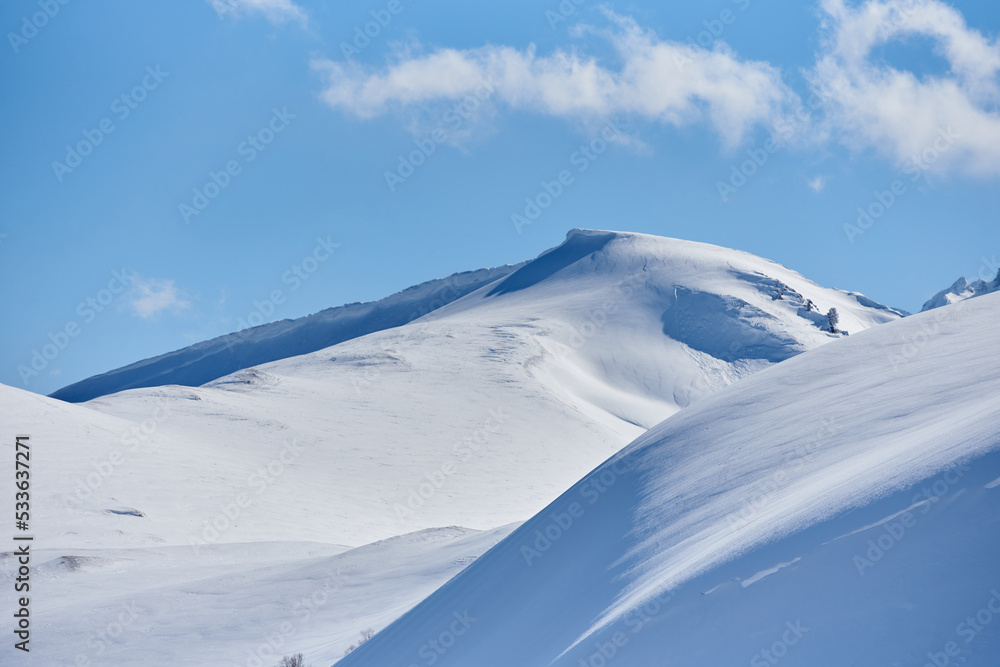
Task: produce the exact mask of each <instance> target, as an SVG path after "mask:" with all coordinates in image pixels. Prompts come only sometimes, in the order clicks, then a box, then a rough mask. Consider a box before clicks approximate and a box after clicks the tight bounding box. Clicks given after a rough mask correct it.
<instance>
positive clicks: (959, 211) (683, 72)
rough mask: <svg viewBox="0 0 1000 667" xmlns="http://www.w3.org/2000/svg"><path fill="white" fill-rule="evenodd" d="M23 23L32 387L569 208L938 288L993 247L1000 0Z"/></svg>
mask: <svg viewBox="0 0 1000 667" xmlns="http://www.w3.org/2000/svg"><path fill="white" fill-rule="evenodd" d="M560 7H561V8H562V9H561V10H560ZM562 19H565V20H562ZM379 20H381V23H382V24H384V25H380V24H379V23H377V21H379ZM0 25H2V26H3V28H4V32H5V33H6V38H5V42H6V43H5V44H4V46H3V47H0V50H2V51H3V55H2V56H0V76H2V81H3V89H4V95H3V97H2V99H0V109H2V113H3V118H4V120H5V122H4V123H3V124H0V140H2V145H3V146H4V149H5V150H4V152H3V157H2V158H0V170H2V172H0V182H2V184H3V186H2V187H3V197H2V198H0V234H2V235H3V236H2V237H0V280H2V281H3V284H4V285H5V286H6V287H7V289H5V290H4V295H5V297H6V298H5V304H4V305H3V321H4V323H5V326H4V327H3V328H2V333H0V355H2V358H0V382H3V383H5V384H10V385H13V386H18V387H22V388H26V389H29V390H32V391H37V392H42V393H49V392H51V391H53V390H55V389H57V388H59V387H61V386H64V385H66V384H69V383H71V382H74V381H77V380H80V379H82V378H84V377H87V376H90V375H93V374H96V373H100V372H103V371H106V370H110V369H112V368H115V367H118V366H122V365H125V364H127V363H131V362H133V361H136V360H139V359H142V358H146V357H149V356H154V355H156V354H160V353H163V352H166V351H169V350H172V349H176V348H179V347H183V346H186V345H189V344H191V343H193V342H196V341H199V340H203V339H206V338H210V337H213V336H217V335H221V334H224V333H228V332H230V331H233V330H236V329H238V328H240V326H241V324H242V323H243V322H250V323H257V322H259V321H260V319H267V320H273V319H282V318H292V317H298V316H301V315H305V314H308V313H311V312H315V311H317V310H320V309H322V308H326V307H330V306H336V305H340V304H343V303H347V302H353V301H368V300H373V299H378V298H380V297H382V296H386V295H388V294H390V293H392V292H395V291H398V290H400V289H402V288H405V287H407V286H409V285H412V284H416V283H419V282H422V281H425V280H429V279H432V278H437V277H443V276H445V275H448V274H450V273H453V272H455V271H461V270H468V269H476V268H481V267H485V266H494V265H498V264H504V263H513V262H517V261H520V260H523V259H527V258H530V257H533V256H535V255H537V254H538V253H539V252H541V251H543V250H545V249H546V248H548V247H551V246H553V245H556V244H558V243H560V242H561V241H562V239H563V238H564V236H565V233H566V231H567V230H568V229H570V228H572V227H591V228H605V229H618V230H628V231H638V232H646V233H652V234H659V235H664V236H674V237H680V238H686V239H693V240H698V241H706V242H710V243H716V244H719V245H724V246H729V247H734V248H740V249H743V250H747V251H749V252H753V253H756V254H759V255H762V256H764V257H768V258H770V259H774V260H776V261H778V262H781V263H782V264H785V265H786V266H789V267H791V268H793V269H795V270H797V271H799V272H801V273H803V274H804V275H805V276H807V277H809V278H811V279H812V280H815V281H817V282H819V283H820V284H823V285H827V286H831V287H839V288H843V289H850V290H856V291H860V292H863V293H865V294H867V295H868V296H870V297H872V298H874V299H876V300H878V301H881V302H883V303H887V304H889V305H892V306H896V307H900V308H904V309H907V310H911V311H913V310H917V309H919V307H920V305H921V304H922V303H923V301H924V300H925V299H927V298H928V297H930V296H931V295H932V294H933V293H934V292H936V291H938V290H940V289H943V288H944V287H946V286H948V285H949V284H950V283H951V282H953V281H954V280H955V279H956V278H957V277H958V276H960V275H965V276H968V277H969V278H970V279H972V278H973V277H974V276H975V275H976V274H977V273H983V274H984V275H986V274H989V276H990V277H992V275H994V274H995V273H996V270H997V268H996V266H995V262H996V257H997V256H998V255H1000V231H998V225H997V213H998V211H1000V189H998V188H997V184H998V176H1000V115H998V113H997V102H998V100H1000V76H998V73H1000V46H998V42H997V34H998V30H1000V9H998V8H997V6H996V4H995V3H993V2H956V3H954V4H952V5H945V4H942V3H940V2H937V0H922V1H921V0H880V1H875V2H865V3H858V2H842V1H841V0H823V1H822V2H813V3H799V2H790V1H785V2H767V3H765V2H762V1H761V0H735V1H734V0H715V1H713V2H699V3H694V2H691V3H683V5H681V3H664V2H652V1H638V2H630V3H627V4H614V5H602V4H599V3H596V2H587V1H583V2H579V3H577V2H575V1H574V0H566V1H565V2H563V3H562V5H560V3H559V2H557V1H555V0H553V1H552V2H541V3H529V2H519V1H515V2H505V3H455V2H435V1H433V0H420V1H419V2H413V1H407V0H399V1H398V2H390V1H389V0H380V1H375V2H358V3H321V2H311V1H309V0H296V1H295V2H293V1H292V0H218V1H217V2H214V3H213V2H207V1H192V2H185V3H127V2H89V3H84V2H80V1H76V2H73V1H68V2H65V4H63V3H62V2H59V0H35V1H34V2H27V1H21V0H18V1H12V2H5V3H3V5H2V8H0ZM366 29H367V30H368V32H369V33H370V34H371V35H373V36H371V37H368V40H367V41H365V39H364V38H361V37H358V36H359V35H361V34H363V33H364V31H365V30H366ZM355 40H357V41H355ZM345 45H346V46H350V47H353V48H345ZM817 91H818V92H819V93H820V95H819V96H815V93H816V92H817ZM804 112H807V113H804ZM615 123H617V124H618V125H617V126H616V125H615ZM602 134H603V135H604V136H602ZM772 141H773V142H774V143H771V142H772ZM421 146H422V147H423V148H421ZM587 147H589V149H588V150H589V151H590V152H589V153H588V152H584V151H583V150H581V149H585V148H587ZM431 149H433V151H431ZM414 151H417V153H416V154H415V153H414ZM424 153H426V154H424ZM401 156H403V158H404V159H405V161H406V162H407V163H409V164H407V165H402V166H401V165H400V159H401ZM414 156H415V157H414ZM914 157H916V158H917V159H916V161H914V159H913V158H914ZM411 158H412V162H411ZM413 162H419V163H420V164H419V165H418V166H415V167H414V166H413V164H412V163H413ZM410 167H413V168H412V173H410ZM584 167H585V169H584ZM734 170H735V171H734ZM740 170H742V172H743V173H742V174H740V173H739V172H740ZM564 171H565V172H569V175H570V177H571V178H572V180H571V181H570V180H568V179H567V180H566V184H565V185H564V186H563V187H562V189H561V191H560V192H559V194H558V196H556V197H555V198H554V199H553V200H552V201H551V203H548V202H549V200H548V199H546V196H545V193H546V188H545V185H544V184H545V183H548V184H549V188H548V189H549V190H550V191H551V192H556V191H557V190H558V188H557V187H556V186H555V185H553V182H558V180H559V174H560V172H564ZM387 172H388V173H394V174H395V176H391V177H387ZM741 176H742V178H741ZM390 181H391V182H390ZM720 184H721V185H720ZM894 190H895V191H894ZM539 197H540V199H539ZM526 198H528V199H529V200H535V201H536V202H537V203H540V204H548V205H547V206H546V207H545V208H544V210H542V209H539V211H538V213H539V215H537V217H535V218H534V219H529V217H526V216H528V214H531V215H534V213H535V211H534V210H533V209H532V208H531V206H530V204H529V203H527V202H526V201H525V200H526ZM536 205H537V204H536ZM859 208H861V209H862V210H863V211H867V212H868V213H869V216H870V217H869V218H864V219H862V225H861V226H858V218H859V211H858V209H859ZM526 209H527V210H526ZM516 216H521V217H516ZM512 217H513V219H512ZM529 222H530V224H527V223H529ZM845 225H847V227H845ZM852 225H853V226H852ZM116 272H117V273H116ZM119 276H120V277H119ZM275 290H279V291H280V294H281V296H282V298H281V299H280V301H281V303H280V304H276V305H274V307H273V309H272V308H271V306H270V304H269V303H268V300H269V299H270V296H271V295H272V294H273V293H274V292H275ZM255 313H256V315H255ZM264 316H266V318H265V317H264ZM67 331H68V332H69V333H67ZM46 345H55V346H58V347H59V348H60V349H59V350H58V353H56V354H54V355H52V354H50V356H52V357H53V358H51V359H44V363H42V362H39V361H37V360H36V368H39V367H40V369H39V370H37V374H36V373H30V374H26V373H24V369H25V368H31V362H32V358H33V356H34V353H35V352H36V351H37V352H42V351H43V348H44V346H46ZM53 349H54V348H52V347H50V348H49V350H48V351H49V352H50V353H51V352H52V351H53ZM19 367H22V370H21V371H19Z"/></svg>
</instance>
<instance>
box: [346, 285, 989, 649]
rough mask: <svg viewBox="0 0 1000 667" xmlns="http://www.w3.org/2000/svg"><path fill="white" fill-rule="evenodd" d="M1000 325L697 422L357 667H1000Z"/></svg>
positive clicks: (909, 331) (865, 357)
mask: <svg viewBox="0 0 1000 667" xmlns="http://www.w3.org/2000/svg"><path fill="white" fill-rule="evenodd" d="M998 315H1000V294H993V295H988V296H984V297H982V298H977V299H972V300H969V301H964V302H962V303H960V304H956V305H952V306H948V307H946V308H942V309H940V310H935V311H934V312H932V313H922V314H920V315H916V316H913V317H911V318H907V319H906V320H903V321H900V322H894V323H890V324H887V325H886V326H884V327H879V328H877V329H874V330H870V331H866V332H863V333H861V334H859V335H856V336H854V335H852V336H851V337H850V338H847V339H844V340H841V341H839V342H837V344H835V345H830V346H826V347H822V348H820V349H816V350H812V351H810V352H809V353H807V354H804V355H801V356H799V357H796V358H794V359H790V360H788V361H786V362H784V363H782V364H780V365H778V366H776V367H774V368H770V369H767V370H766V371H765V372H761V373H759V374H757V375H755V376H754V377H751V378H748V379H746V380H743V381H741V382H740V383H739V384H737V385H734V386H732V387H729V388H727V389H724V390H722V391H719V392H718V393H716V394H715V395H713V396H711V397H708V398H706V399H704V400H702V401H700V402H699V403H698V404H696V405H692V406H691V407H690V408H688V409H686V410H685V411H683V412H682V413H680V414H678V415H676V416H674V417H672V418H671V419H668V420H666V421H665V422H663V423H662V424H660V425H658V426H657V427H656V428H654V429H651V430H650V431H649V432H648V433H646V434H644V435H643V436H641V437H640V438H638V439H637V440H636V441H635V442H634V443H632V444H631V445H630V446H629V447H628V448H626V449H625V450H623V451H622V452H620V453H619V454H617V455H615V456H613V457H612V458H610V459H609V460H608V461H607V462H605V463H604V464H602V465H601V466H599V467H598V468H597V469H595V470H594V471H593V472H591V473H590V474H588V475H587V476H585V477H584V478H583V479H582V480H581V481H579V482H578V483H577V484H576V485H574V486H573V487H572V488H571V489H569V490H568V491H567V492H566V493H565V494H563V495H562V496H561V497H560V498H558V499H557V500H556V501H555V502H553V503H552V504H551V505H549V506H548V507H546V508H545V509H544V510H542V511H541V512H539V513H538V514H537V515H536V516H535V517H534V518H532V519H531V520H530V521H528V522H526V523H525V524H524V525H522V526H521V527H520V528H519V529H518V530H516V531H515V532H514V533H512V534H511V536H510V537H509V538H507V539H506V540H505V541H504V542H502V543H501V544H500V545H498V546H497V547H495V548H494V549H493V550H491V551H490V552H488V553H487V554H485V555H484V556H483V557H481V558H480V559H479V560H478V561H476V563H474V564H473V565H471V566H470V567H469V568H467V569H466V570H464V571H463V572H462V573H461V574H460V575H458V576H457V577H456V578H455V579H453V580H452V581H450V582H449V583H448V584H447V585H445V586H443V587H442V588H441V589H440V590H438V591H437V592H436V593H435V594H434V595H432V596H431V597H430V598H428V599H427V600H425V601H424V602H422V603H421V604H420V605H418V606H417V607H416V608H415V609H414V610H413V611H411V612H410V613H408V614H407V615H405V616H404V617H402V618H401V619H400V620H399V621H397V622H396V623H394V624H393V625H391V626H390V627H389V628H388V629H387V630H385V631H384V632H383V633H381V634H379V635H376V637H375V638H374V639H373V640H371V641H370V642H368V643H367V644H365V645H364V646H362V647H361V648H360V649H359V650H358V651H356V652H355V653H354V654H352V655H350V656H348V657H347V658H346V659H344V661H343V662H341V663H338V667H339V666H340V665H343V667H354V666H355V665H357V666H361V665H412V664H417V665H427V664H432V663H433V664H435V665H439V666H442V667H446V666H448V665H462V666H465V665H476V666H477V667H490V666H493V665H497V666H500V665H503V666H507V665H546V666H548V665H552V666H563V665H565V666H567V667H569V666H572V667H576V666H578V665H604V664H615V665H623V666H626V665H628V666H636V667H646V666H647V665H659V664H670V665H699V666H700V665H735V664H750V665H753V666H754V667H756V666H757V665H774V664H778V663H779V662H780V664H782V665H808V666H815V665H834V664H836V665H841V664H850V665H857V666H862V665H865V666H867V665H871V666H879V667H882V666H885V665H924V664H930V665H946V664H965V665H982V666H984V667H986V666H994V665H996V664H998V661H1000V572H998V570H997V567H996V566H997V563H998V562H1000V451H998V450H1000V400H998V398H997V397H998V395H1000V338H998V337H997V336H996V335H995V329H996V321H997V317H998ZM915 340H921V341H922V343H921V345H920V346H919V352H918V354H915V355H911V356H909V357H908V358H905V361H902V362H901V361H899V359H900V358H901V356H900V355H899V348H900V347H901V346H904V345H908V344H911V343H912V342H913V341H915ZM459 617H461V618H463V619H473V620H472V621H471V622H469V623H461V624H455V620H456V618H459Z"/></svg>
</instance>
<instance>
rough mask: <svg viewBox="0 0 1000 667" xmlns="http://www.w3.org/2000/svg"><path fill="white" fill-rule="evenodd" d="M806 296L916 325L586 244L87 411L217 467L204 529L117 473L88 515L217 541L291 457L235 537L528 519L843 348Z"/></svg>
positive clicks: (734, 267) (681, 256)
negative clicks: (662, 435)
mask: <svg viewBox="0 0 1000 667" xmlns="http://www.w3.org/2000/svg"><path fill="white" fill-rule="evenodd" d="M778 296H780V297H781V298H777V297H778ZM807 298H808V299H812V300H813V301H814V302H815V303H816V304H817V308H818V309H819V310H822V311H823V312H825V311H826V310H827V309H829V308H831V307H836V308H837V309H838V310H839V311H840V312H841V327H842V328H845V329H848V330H850V331H858V330H860V329H864V328H866V327H869V326H872V325H874V324H877V323H880V322H884V321H888V320H893V319H897V318H898V317H899V315H898V314H897V313H895V312H894V311H890V310H888V309H886V308H884V307H880V306H878V305H877V304H873V303H872V302H869V301H868V300H866V299H864V297H860V296H858V295H851V294H847V293H844V292H841V291H838V290H832V289H827V288H822V287H819V286H817V285H815V284H813V283H811V282H809V281H808V280H806V279H804V278H802V277H801V276H799V275H798V274H796V273H794V272H792V271H790V270H788V269H785V268H783V267H781V266H779V265H777V264H774V263H773V262H769V261H767V260H764V259H761V258H759V257H754V256H753V255H749V254H746V253H742V252H737V251H733V250H727V249H724V248H718V247H716V246H709V245H705V244H700V243H689V242H685V241H678V240H674V239H664V238H658V237H650V236H644V235H638V234H624V233H614V232H589V231H582V230H577V231H575V232H572V233H571V234H570V235H569V238H568V239H567V241H566V243H564V244H563V245H561V246H559V247H558V248H556V249H554V250H552V251H550V252H548V253H546V254H543V255H542V256H541V257H539V258H538V259H536V260H534V261H532V262H529V263H528V264H527V265H525V266H524V267H523V268H521V269H519V270H517V271H515V272H514V273H512V274H510V275H509V276H507V277H506V278H503V279H501V280H498V281H496V282H494V283H491V284H489V285H487V286H484V287H482V288H480V289H479V290H477V291H475V292H473V293H471V294H469V295H467V296H466V297H463V298H462V299H459V300H457V301H455V302H454V303H452V304H450V305H448V306H445V307H443V308H441V309H439V310H437V311H435V312H434V313H433V314H432V315H431V316H429V317H427V318H423V319H421V320H417V321H416V322H413V323H411V324H409V325H406V326H403V327H398V328H395V329H390V330H386V331H381V332H377V333H374V334H371V335H368V336H363V337H361V338H356V339H353V340H350V341H345V342H343V343H341V344H339V345H336V346H333V347H331V348H327V349H324V350H321V351H318V352H314V353H311V354H307V355H301V356H298V357H293V358H290V359H285V360H282V361H277V362H274V363H271V364H266V365H264V366H259V367H256V368H253V369H248V370H246V371H241V372H239V373H237V374H234V375H231V376H228V377H226V378H222V379H220V380H217V381H214V382H212V383H209V384H208V385H206V386H203V387H196V388H187V387H157V388H150V389H141V390H132V391H127V392H122V393H119V394H115V395H112V396H106V397H102V398H100V399H96V400H94V401H91V402H89V403H87V404H86V405H87V406H88V407H90V408H92V409H94V410H97V411H100V412H103V413H106V414H111V415H115V416H118V417H121V418H124V419H128V420H131V421H136V422H141V421H142V420H144V419H148V418H149V416H150V415H153V414H156V413H157V412H158V411H162V412H163V413H164V414H166V415H169V416H168V417H166V418H165V419H163V420H162V423H160V424H158V425H157V431H156V435H157V436H163V437H165V438H166V439H168V440H175V441H180V442H184V443H197V446H198V451H199V452H204V453H203V454H200V455H199V456H202V457H204V458H205V460H206V461H216V460H218V461H219V463H218V464H217V465H215V464H213V465H211V466H210V467H207V468H203V471H202V472H201V473H200V475H199V476H200V477H207V478H210V479H211V484H208V485H207V487H208V488H207V489H206V490H205V491H204V492H203V493H200V494H199V495H198V497H197V498H194V499H191V500H189V501H185V502H189V503H191V504H192V507H191V511H189V512H186V513H185V514H184V515H178V514H177V513H176V512H170V511H163V512H158V511H154V509H155V508H156V505H157V500H156V499H155V498H152V497H149V493H148V492H147V490H146V489H145V488H144V487H141V486H139V487H135V486H131V485H129V484H124V483H123V484H121V485H120V484H119V482H120V481H121V480H123V479H124V478H122V477H118V476H115V477H114V478H112V479H109V480H108V484H107V485H106V486H105V487H102V489H100V491H99V492H97V493H95V494H94V497H92V498H90V499H88V500H87V502H85V503H83V504H82V505H81V507H80V508H79V512H82V513H87V512H101V511H103V509H104V505H106V504H107V502H109V501H107V500H103V499H102V495H103V494H107V495H109V496H114V497H115V498H118V500H119V501H120V502H122V503H125V504H127V505H130V506H134V507H136V508H137V509H139V510H140V511H142V512H143V513H145V514H147V518H146V519H145V520H141V521H139V522H136V523H137V525H142V526H148V527H149V529H150V531H151V532H155V534H156V535H159V536H160V537H161V538H162V539H164V540H166V541H167V542H168V543H176V542H178V541H179V542H182V543H187V542H188V541H190V540H191V539H192V538H198V539H202V538H204V539H207V537H208V536H209V533H210V532H211V531H208V532H206V530H205V529H204V527H203V526H202V524H203V522H204V521H207V520H211V519H212V518H213V517H214V516H216V515H217V514H218V512H219V507H220V506H222V505H223V504H224V503H225V502H228V500H229V499H230V498H232V497H234V496H235V495H237V494H239V493H240V492H241V491H245V490H253V489H254V487H256V486H257V485H259V484H266V485H267V488H270V484H271V481H270V476H262V477H261V476H259V477H256V478H255V477H253V475H254V472H255V471H257V470H259V469H261V468H262V467H266V466H268V465H269V464H270V463H271V462H272V461H273V460H274V459H275V458H276V457H277V458H279V459H280V457H284V458H286V459H293V460H292V461H291V462H290V463H288V464H287V465H281V466H280V467H281V469H282V472H281V475H280V478H279V479H277V480H276V481H275V482H274V484H275V485H276V488H277V489H280V490H281V492H282V493H284V494H287V497H288V502H287V503H284V502H283V503H282V504H281V505H280V507H281V512H276V511H270V510H269V509H268V507H269V501H266V500H265V501H264V502H263V504H262V506H261V508H259V509H254V510H253V511H251V512H248V513H247V516H246V517H245V518H243V519H242V520H240V521H239V522H232V523H233V525H232V526H231V527H229V528H227V530H226V531H225V534H224V535H222V536H221V537H220V538H219V539H220V540H222V541H261V540H268V539H272V540H275V539H277V540H289V541H298V540H308V539H315V537H314V536H315V535H316V534H320V535H323V536H324V538H323V539H324V540H328V541H331V542H336V543H341V544H351V545H358V544H365V543H368V542H371V541H374V540H378V539H384V538H387V537H391V536H393V535H398V534H400V533H404V532H411V531H414V530H421V529H424V528H433V527H438V526H449V525H460V526H465V527H470V528H476V529H489V528H493V527H495V526H499V525H505V524H508V523H512V522H515V521H521V520H524V519H525V518H526V517H528V516H531V515H532V514H534V513H535V512H536V511H538V509H540V508H541V507H543V506H544V505H545V504H546V503H548V502H550V501H551V500H552V499H553V498H555V497H556V496H557V495H558V494H559V493H560V492H562V491H563V490H565V489H566V488H567V487H568V486H570V485H571V484H572V483H573V482H574V481H575V480H577V479H579V477H580V476H581V475H583V474H584V473H585V472H586V471H588V470H590V469H591V468H593V466H594V465H596V464H597V463H599V462H600V461H602V460H604V459H606V458H607V457H608V456H610V455H611V454H613V453H614V452H616V451H617V450H618V449H619V448H620V447H622V446H623V445H624V444H626V443H627V442H628V441H629V440H631V439H633V438H634V437H636V436H637V435H639V434H640V433H642V432H643V431H644V430H645V429H646V428H648V427H650V426H652V425H654V424H656V423H658V422H659V421H661V420H662V419H664V418H665V417H667V416H669V415H670V414H673V413H674V412H676V411H677V410H679V409H680V408H681V407H682V406H685V405H688V404H689V403H691V402H692V401H694V400H696V399H697V398H699V397H702V396H705V395H708V394H709V393H711V391H713V390H714V389H717V388H719V387H721V386H725V385H726V384H728V383H730V382H732V381H734V380H736V379H738V378H740V377H742V376H745V375H747V374H749V373H751V372H753V371H756V370H759V369H761V368H765V367H767V366H769V365H771V364H773V363H776V362H777V361H781V360H784V359H787V358H789V357H791V356H793V355H795V354H797V353H798V352H800V351H802V350H805V349H809V348H812V347H816V346H818V345H822V344H824V343H827V342H829V341H831V340H836V339H838V338H839V337H840V335H838V334H831V333H829V332H827V331H824V330H823V329H822V328H821V326H820V324H821V322H820V320H822V319H823V317H821V316H820V315H818V314H817V312H815V311H809V310H807V308H806V307H805V306H804V305H803V304H804V299H807ZM288 443H294V444H292V445H289V444H288ZM187 447H188V448H190V447H191V445H187ZM288 447H290V448H292V449H294V451H289V452H285V453H282V452H283V451H284V450H285V448H288ZM175 451H181V449H176V450H175ZM150 457H154V458H150ZM134 458H135V459H137V460H138V459H142V460H144V461H148V462H149V464H150V465H155V466H158V472H157V478H158V479H159V480H160V481H161V483H165V484H168V485H173V484H176V485H178V486H179V487H183V486H184V485H185V484H187V483H188V478H187V476H186V475H187V473H186V472H184V473H183V475H184V476H177V475H176V473H175V470H176V471H182V470H183V467H178V468H174V467H172V466H170V465H162V463H163V461H164V459H163V453H162V449H161V450H160V451H159V453H157V454H156V455H155V456H154V454H153V450H152V449H149V448H139V449H138V450H137V451H136V453H135V455H134ZM168 460H169V459H168ZM274 467H275V468H278V467H279V466H278V465H275V466H274ZM248 480H250V482H249V483H248ZM262 480H263V481H262ZM248 487H249V489H248ZM271 495H272V493H271V492H270V491H269V490H266V491H264V492H263V494H262V496H267V497H270V496H271Z"/></svg>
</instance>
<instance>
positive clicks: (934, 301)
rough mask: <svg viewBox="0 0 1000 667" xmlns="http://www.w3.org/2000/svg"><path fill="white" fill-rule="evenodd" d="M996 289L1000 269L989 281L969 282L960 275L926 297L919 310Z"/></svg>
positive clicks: (999, 283)
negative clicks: (949, 283)
mask: <svg viewBox="0 0 1000 667" xmlns="http://www.w3.org/2000/svg"><path fill="white" fill-rule="evenodd" d="M980 275H982V274H980ZM997 290H1000V271H997V276H996V278H994V279H993V280H991V281H989V282H987V281H986V280H982V279H980V280H976V281H973V282H971V283H970V282H969V281H968V280H966V279H965V278H964V277H962V278H959V279H958V280H956V281H955V282H954V283H953V284H952V286H951V287H949V288H947V289H943V290H941V291H940V292H938V293H937V294H935V295H934V296H932V297H931V298H930V299H928V300H927V302H926V303H925V304H924V306H923V308H921V309H920V312H925V311H928V310H931V309H932V308H940V307H941V306H947V305H948V304H951V303H958V302H959V301H964V300H965V299H969V298H972V297H975V296H982V295H983V294H990V293H992V292H996V291H997Z"/></svg>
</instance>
